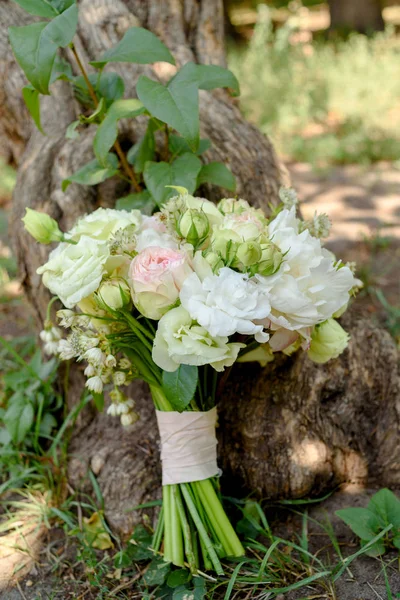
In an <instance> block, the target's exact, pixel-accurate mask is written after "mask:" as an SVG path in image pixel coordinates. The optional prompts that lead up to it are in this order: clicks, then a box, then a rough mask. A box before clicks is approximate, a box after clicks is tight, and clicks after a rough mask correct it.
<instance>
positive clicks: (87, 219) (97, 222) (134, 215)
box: [68, 208, 142, 241]
mask: <svg viewBox="0 0 400 600" xmlns="http://www.w3.org/2000/svg"><path fill="white" fill-rule="evenodd" d="M141 222H142V214H141V212H140V210H131V211H128V210H115V209H113V208H98V209H97V210H95V211H94V212H92V213H90V214H89V215H85V216H84V217H81V218H80V219H79V220H78V221H77V223H76V224H75V225H74V227H73V228H72V229H71V230H70V231H69V233H68V237H71V238H72V239H73V240H75V241H78V240H79V239H80V238H81V237H82V236H83V235H85V236H88V237H90V238H93V239H96V240H102V241H104V240H108V239H110V237H111V236H112V234H113V233H115V232H116V231H118V229H125V227H128V226H130V225H134V226H135V227H137V228H138V227H139V226H140V224H141Z"/></svg>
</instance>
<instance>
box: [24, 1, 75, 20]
mask: <svg viewBox="0 0 400 600" xmlns="http://www.w3.org/2000/svg"><path fill="white" fill-rule="evenodd" d="M74 1H75V0H14V2H16V3H17V4H19V5H20V6H21V7H22V8H23V9H24V10H25V11H26V12H27V13H29V14H30V15H35V16H36V17H47V18H49V19H52V18H54V17H56V16H57V15H59V14H60V13H62V12H63V11H64V10H66V9H67V8H69V7H70V6H71V4H73V3H74Z"/></svg>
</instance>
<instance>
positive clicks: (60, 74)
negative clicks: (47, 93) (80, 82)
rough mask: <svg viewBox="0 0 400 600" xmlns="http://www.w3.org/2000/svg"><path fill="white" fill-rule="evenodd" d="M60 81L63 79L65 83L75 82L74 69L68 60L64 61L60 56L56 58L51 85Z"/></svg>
mask: <svg viewBox="0 0 400 600" xmlns="http://www.w3.org/2000/svg"><path fill="white" fill-rule="evenodd" d="M58 79H63V80H64V81H73V79H74V74H73V72H72V67H71V65H70V63H69V62H68V61H67V60H64V59H63V58H61V57H60V56H56V58H55V60H54V64H53V69H52V71H51V76H50V83H49V85H51V84H52V83H54V82H55V81H57V80H58Z"/></svg>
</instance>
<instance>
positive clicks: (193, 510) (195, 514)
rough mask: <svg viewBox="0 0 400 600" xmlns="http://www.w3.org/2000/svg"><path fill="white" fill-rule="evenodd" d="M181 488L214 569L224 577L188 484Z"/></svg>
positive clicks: (181, 485)
mask: <svg viewBox="0 0 400 600" xmlns="http://www.w3.org/2000/svg"><path fill="white" fill-rule="evenodd" d="M180 488H181V491H182V495H183V497H184V499H185V502H186V506H187V507H188V511H189V512H190V514H191V516H192V519H193V521H194V524H195V525H196V527H197V531H198V532H199V535H200V538H201V539H202V540H203V543H204V546H205V548H206V550H207V553H208V555H209V557H210V560H211V562H212V564H213V567H214V569H215V572H216V573H217V575H223V574H224V570H223V568H222V565H221V563H220V561H219V558H218V556H217V553H216V552H215V550H214V546H213V545H212V542H211V540H210V538H209V537H208V535H207V531H206V529H205V527H204V525H203V522H202V520H201V518H200V516H199V513H198V512H197V508H196V506H195V504H194V502H193V500H192V497H191V494H190V492H189V489H188V484H187V483H181V484H180Z"/></svg>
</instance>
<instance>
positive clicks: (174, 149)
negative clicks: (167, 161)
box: [168, 133, 211, 156]
mask: <svg viewBox="0 0 400 600" xmlns="http://www.w3.org/2000/svg"><path fill="white" fill-rule="evenodd" d="M168 141H169V143H168V147H169V150H170V152H171V154H172V155H173V156H180V155H181V154H185V152H191V150H190V147H189V144H188V143H187V142H186V140H184V139H183V137H181V136H180V135H175V134H174V133H170V134H169V140H168ZM209 148H211V142H210V140H209V139H207V138H202V139H201V140H200V143H199V148H198V150H197V152H196V155H197V156H200V154H203V152H206V150H208V149H209Z"/></svg>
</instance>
